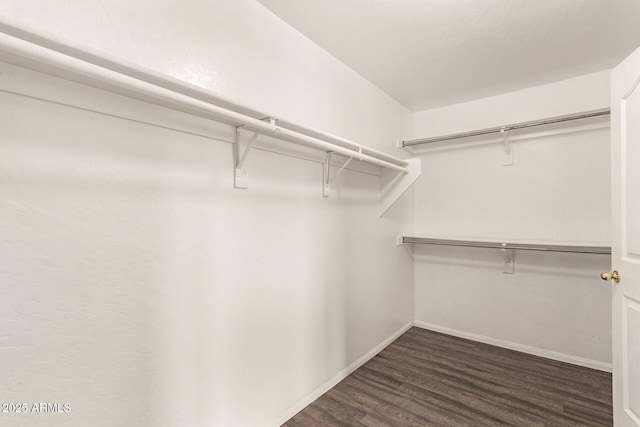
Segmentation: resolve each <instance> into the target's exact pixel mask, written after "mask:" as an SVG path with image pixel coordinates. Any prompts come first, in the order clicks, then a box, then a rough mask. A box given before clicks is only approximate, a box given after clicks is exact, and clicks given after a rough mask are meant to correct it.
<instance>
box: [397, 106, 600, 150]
mask: <svg viewBox="0 0 640 427" xmlns="http://www.w3.org/2000/svg"><path fill="white" fill-rule="evenodd" d="M609 114H611V110H610V109H609V108H605V109H602V110H594V111H587V112H584V113H579V114H570V115H566V116H558V117H552V118H549V119H544V120H535V121H530V122H522V123H515V124H511V125H506V126H497V127H492V128H486V129H479V130H475V131H469V132H460V133H453V134H450V135H441V136H434V137H430V138H415V139H406V140H404V141H402V147H403V148H405V147H412V146H415V145H422V144H431V143H434V142H444V141H451V140H454V139H461V138H469V137H472V136H481V135H490V134H493V133H502V132H506V131H510V130H517V129H526V128H530V127H535V126H544V125H551V124H555V123H562V122H568V121H572V120H581V119H589V118H592V117H600V116H607V115H609Z"/></svg>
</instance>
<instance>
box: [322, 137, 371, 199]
mask: <svg viewBox="0 0 640 427" xmlns="http://www.w3.org/2000/svg"><path fill="white" fill-rule="evenodd" d="M332 153H333V152H331V151H328V152H327V155H326V157H325V158H324V168H323V174H322V175H323V176H322V196H323V197H329V196H330V195H331V184H332V183H333V182H334V181H335V180H336V178H337V177H338V176H339V175H340V174H341V173H342V171H344V170H345V168H346V167H347V166H349V163H351V161H352V160H353V157H349V158H348V159H347V161H346V162H344V164H343V165H342V166H341V167H340V169H338V171H337V172H335V173H334V174H333V175H331V154H332ZM358 153H360V154H362V149H358Z"/></svg>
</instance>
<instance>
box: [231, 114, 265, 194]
mask: <svg viewBox="0 0 640 427" xmlns="http://www.w3.org/2000/svg"><path fill="white" fill-rule="evenodd" d="M241 127H242V126H236V135H235V140H234V143H233V162H234V164H235V174H234V176H233V186H234V188H240V189H247V188H249V182H248V180H249V177H248V174H247V170H246V169H245V168H244V164H245V162H246V161H247V158H248V157H249V153H250V152H251V149H252V148H253V144H254V143H255V142H256V139H257V138H258V136H259V135H260V131H259V130H256V131H254V132H253V136H252V137H251V139H250V140H249V142H248V143H247V146H246V148H245V149H244V152H243V153H242V154H240V128H241Z"/></svg>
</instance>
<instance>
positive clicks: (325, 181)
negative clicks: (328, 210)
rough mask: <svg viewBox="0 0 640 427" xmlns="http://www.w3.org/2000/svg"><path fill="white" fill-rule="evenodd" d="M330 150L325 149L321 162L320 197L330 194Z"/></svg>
mask: <svg viewBox="0 0 640 427" xmlns="http://www.w3.org/2000/svg"><path fill="white" fill-rule="evenodd" d="M331 154H332V152H331V151H327V153H326V155H325V157H324V163H323V164H322V197H329V196H330V195H331V187H330V186H329V184H330V183H331Z"/></svg>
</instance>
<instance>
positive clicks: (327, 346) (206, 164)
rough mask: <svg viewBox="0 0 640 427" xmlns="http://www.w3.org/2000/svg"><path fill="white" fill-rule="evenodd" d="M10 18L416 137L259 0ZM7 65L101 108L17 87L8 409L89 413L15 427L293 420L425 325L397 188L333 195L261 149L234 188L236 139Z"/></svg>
mask: <svg viewBox="0 0 640 427" xmlns="http://www.w3.org/2000/svg"><path fill="white" fill-rule="evenodd" d="M0 14H2V15H4V16H9V17H11V18H14V19H16V20H18V21H21V22H25V23H27V24H30V25H34V26H37V27H38V28H39V29H41V30H45V31H50V32H52V33H55V34H57V35H61V36H65V37H69V38H71V39H73V40H76V41H80V42H82V43H84V44H86V45H89V46H90V47H93V48H97V49H100V50H104V51H107V52H109V53H112V54H116V55H119V56H122V57H124V58H125V59H128V60H131V61H133V62H136V63H139V64H142V65H146V66H149V67H152V68H154V69H156V70H159V71H162V72H165V73H168V74H171V75H174V76H177V77H180V78H185V79H187V80H190V81H193V82H195V83H197V84H201V85H203V86H204V87H207V88H210V89H214V90H216V91H218V92H220V93H222V94H223V95H226V96H229V97H232V98H235V99H237V100H238V101H240V102H243V103H246V104H249V105H252V106H255V107H257V108H262V109H265V110H268V111H270V112H273V114H275V115H277V116H280V117H286V118H288V119H290V120H294V121H298V122H300V123H302V124H307V125H309V126H313V127H318V128H321V129H323V130H326V131H329V132H332V133H335V134H338V135H341V136H344V137H347V138H352V139H354V140H355V141H358V142H361V143H364V144H367V145H370V146H373V147H377V148H381V149H385V150H387V151H391V152H393V148H391V147H392V144H393V141H395V140H396V139H398V138H402V137H407V136H408V135H409V133H410V126H411V116H410V114H409V113H408V112H407V111H406V110H405V109H404V108H402V107H401V106H400V105H398V104H397V103H396V102H394V101H393V100H391V99H390V98H389V97H387V96H386V95H385V94H384V93H382V92H381V91H379V90H378V89H376V88H375V87H373V86H372V85H371V84H370V83H368V82H367V81H365V80H363V79H362V78H360V77H359V76H357V75H355V74H354V73H353V72H352V71H351V70H349V69H348V68H347V67H345V66H344V65H342V64H341V63H339V62H338V61H337V60H335V59H334V58H332V57H330V56H329V55H328V54H326V53H325V52H324V51H322V50H320V49H319V48H318V47H316V46H315V45H313V44H311V43H310V42H309V41H308V40H306V39H305V38H303V37H302V36H301V35H299V34H298V33H296V32H295V31H293V30H292V29H291V28H289V27H288V26H286V25H284V24H283V23H282V22H280V21H279V20H278V19H277V18H275V17H274V16H272V15H271V13H270V12H268V11H266V10H265V9H264V8H263V7H262V6H261V5H259V4H258V3H256V2H254V1H251V0H240V1H233V2H228V1H209V2H192V3H184V2H172V1H169V0H166V1H154V2H130V1H124V0H123V1H110V2H103V1H98V0H94V1H86V0H83V1H73V0H65V1H58V2H49V1H33V0H26V1H25V0H16V1H13V0H9V1H4V2H2V4H1V5H0ZM0 66H1V68H2V69H1V70H0V84H1V85H2V89H4V90H11V91H17V92H22V93H27V94H28V95H31V96H35V97H43V98H46V99H49V100H54V101H60V102H63V103H65V104H70V105H71V106H80V107H82V108H73V107H70V106H63V105H60V104H55V103H51V102H48V101H42V100H38V99H34V98H29V97H25V96H21V95H14V94H10V93H6V92H2V93H0V103H1V107H0V108H1V109H2V112H3V114H1V115H0V127H1V128H2V129H3V131H2V133H3V137H2V139H1V141H0V152H2V156H0V212H2V214H1V215H0V234H1V235H2V238H1V239H0V259H1V260H2V261H0V292H1V294H2V298H0V377H2V381H1V385H0V395H1V396H2V401H3V402H27V403H34V402H68V403H70V404H71V408H72V411H71V413H68V414H14V415H10V414H2V415H1V417H2V418H1V419H2V423H3V424H7V423H8V424H11V425H13V426H27V425H28V426H50V425H56V426H79V425H91V426H94V427H101V426H123V425H127V426H187V425H188V426H214V425H215V426H266V425H271V424H272V423H277V422H278V421H284V419H283V417H285V416H286V415H287V414H288V415H292V413H291V411H292V410H295V409H300V407H299V406H300V403H301V402H303V400H302V399H303V398H304V396H306V395H307V394H309V393H311V392H313V391H314V390H315V389H316V388H317V387H319V386H320V385H321V384H323V383H324V382H326V381H327V380H329V379H331V378H332V377H334V376H335V375H336V374H337V373H338V372H339V371H341V370H342V369H344V368H345V367H347V366H348V365H349V364H351V363H352V362H354V361H355V360H357V359H358V358H359V357H361V356H363V355H364V354H366V353H367V352H368V351H370V350H371V349H373V348H374V347H375V346H376V345H378V344H379V343H381V342H382V341H384V340H385V339H387V338H388V337H389V336H391V335H392V334H393V333H395V332H396V331H398V330H399V329H400V328H402V327H403V326H404V325H405V324H406V323H407V322H409V321H411V319H412V302H411V300H412V295H411V286H412V268H411V264H412V261H411V258H410V257H409V256H408V254H407V253H406V251H405V250H404V249H403V248H399V247H396V246H395V245H394V244H393V241H394V236H395V235H397V234H400V233H401V232H402V231H403V229H404V228H405V227H406V225H407V224H408V223H409V221H410V211H411V208H410V202H411V200H410V197H405V198H403V199H402V200H401V201H400V202H399V204H398V205H396V206H395V207H394V208H392V210H391V211H390V212H388V213H387V215H386V216H385V217H384V218H378V216H377V198H378V187H379V178H378V177H377V176H375V175H370V174H363V173H358V172H353V171H346V172H345V174H344V175H342V176H341V177H340V179H339V180H338V182H337V183H336V185H337V191H336V194H335V196H334V197H332V198H330V199H324V198H322V197H321V176H322V174H321V165H320V164H319V163H316V162H312V161H306V160H300V159H297V158H292V157H285V156H282V155H278V154H273V153H269V152H266V151H259V150H258V151H254V152H252V154H251V156H250V158H249V160H248V164H247V167H248V169H249V171H250V174H251V184H250V189H249V190H246V191H242V190H234V189H233V180H232V160H231V145H230V144H228V143H225V142H221V141H227V142H229V141H231V140H232V130H231V129H230V128H229V127H228V126H223V125H216V124H212V123H207V122H206V121H204V120H199V119H194V118H189V117H187V116H184V115H182V114H178V113H172V112H168V111H165V110H162V109H161V108H157V107H152V106H149V105H145V104H142V103H138V102H135V101H132V100H127V99H124V98H122V97H119V96H115V95H109V94H106V93H102V92H100V91H97V90H95V89H88V88H82V87H79V86H77V85H74V84H71V83H65V82H62V81H58V80H56V79H53V78H47V77H44V76H41V75H33V73H32V72H27V71H24V70H21V69H18V68H15V67H12V66H9V65H6V64H0ZM96 111H100V112H103V113H107V114H103V113H100V112H96ZM116 116H120V117H116ZM148 123H155V124H148ZM199 135H209V136H212V137H214V138H218V139H219V140H221V141H219V140H213V139H211V138H208V137H203V136H199Z"/></svg>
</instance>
